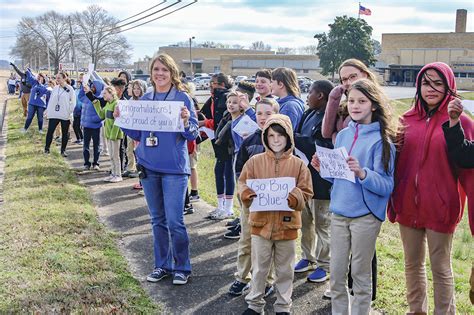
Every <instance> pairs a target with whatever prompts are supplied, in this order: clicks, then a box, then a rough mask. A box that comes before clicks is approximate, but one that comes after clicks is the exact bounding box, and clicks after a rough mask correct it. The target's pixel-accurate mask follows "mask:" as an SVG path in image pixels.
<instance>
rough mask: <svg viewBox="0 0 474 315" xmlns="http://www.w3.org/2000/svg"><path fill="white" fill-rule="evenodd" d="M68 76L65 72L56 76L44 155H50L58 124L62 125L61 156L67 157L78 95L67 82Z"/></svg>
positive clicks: (50, 103) (49, 103)
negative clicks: (70, 128)
mask: <svg viewBox="0 0 474 315" xmlns="http://www.w3.org/2000/svg"><path fill="white" fill-rule="evenodd" d="M66 79H67V76H66V74H65V73H63V72H59V73H58V74H57V75H56V80H57V82H58V85H56V86H55V87H54V88H53V91H52V92H51V95H50V97H49V102H48V107H47V108H46V115H47V116H48V132H47V134H46V144H45V147H44V153H46V154H49V148H50V146H51V142H52V141H53V133H54V130H55V129H56V127H57V126H58V124H61V132H62V139H61V155H62V156H63V157H67V153H66V146H67V142H68V136H69V125H70V123H71V115H72V112H73V110H74V107H75V106H76V93H75V92H74V89H73V88H72V86H70V85H69V84H67V82H66Z"/></svg>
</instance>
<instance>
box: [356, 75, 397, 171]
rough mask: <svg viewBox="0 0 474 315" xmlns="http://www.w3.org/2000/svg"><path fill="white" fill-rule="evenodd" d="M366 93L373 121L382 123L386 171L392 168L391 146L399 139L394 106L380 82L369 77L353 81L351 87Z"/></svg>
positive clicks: (381, 133) (383, 160) (381, 130)
mask: <svg viewBox="0 0 474 315" xmlns="http://www.w3.org/2000/svg"><path fill="white" fill-rule="evenodd" d="M354 89H355V90H357V91H359V92H361V93H362V94H364V95H365V96H366V97H367V98H368V99H369V100H370V101H371V103H372V109H375V110H374V111H373V112H372V122H376V121H378V122H379V123H380V135H381V137H382V148H383V149H382V163H383V167H384V169H385V172H387V173H388V171H389V169H390V158H391V148H390V144H392V143H393V144H394V143H395V141H396V139H397V128H396V124H395V123H394V120H393V116H392V108H391V106H390V104H389V102H388V98H387V97H386V96H385V94H384V92H383V91H382V89H381V88H380V87H379V85H378V84H376V83H374V82H373V81H371V80H369V79H360V80H357V81H355V82H354V83H352V85H351V87H350V88H349V90H348V91H349V93H350V91H351V90H354ZM394 162H395V161H394Z"/></svg>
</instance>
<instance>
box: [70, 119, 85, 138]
mask: <svg viewBox="0 0 474 315" xmlns="http://www.w3.org/2000/svg"><path fill="white" fill-rule="evenodd" d="M72 129H73V130H74V134H75V135H76V140H82V139H84V135H83V134H82V129H81V116H74V121H73V122H72Z"/></svg>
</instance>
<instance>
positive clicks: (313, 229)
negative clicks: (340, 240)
mask: <svg viewBox="0 0 474 315" xmlns="http://www.w3.org/2000/svg"><path fill="white" fill-rule="evenodd" d="M333 88H334V86H333V85H332V83H331V82H329V81H327V80H319V81H315V82H314V83H313V84H312V85H311V88H310V90H309V94H308V107H309V109H308V110H306V111H305V112H304V114H303V117H302V118H301V122H300V124H299V125H298V128H297V129H296V132H295V146H296V148H297V149H298V150H300V151H301V152H302V153H303V154H304V155H305V156H306V158H307V159H308V160H311V157H312V156H313V154H314V153H315V152H316V148H315V144H316V145H318V146H321V147H326V148H330V149H332V148H333V145H332V141H331V139H327V138H323V136H322V135H321V125H322V121H323V117H324V111H325V109H326V104H327V101H328V97H329V93H330V92H331V90H332V89H333ZM308 167H309V170H310V171H311V179H312V180H313V192H314V195H313V198H312V199H311V200H309V201H308V204H307V206H306V207H305V209H304V210H303V212H302V214H301V219H302V224H303V225H302V227H301V249H302V252H303V253H302V258H301V260H300V261H299V262H298V263H297V264H296V265H295V272H306V271H309V270H314V271H313V272H312V273H311V274H309V275H308V277H307V280H308V281H310V282H324V281H326V280H327V279H328V274H329V259H330V250H329V249H330V248H329V247H330V234H329V231H330V225H331V216H330V213H329V201H330V191H331V184H330V183H329V182H328V181H326V180H324V179H322V178H321V176H320V175H319V172H317V171H316V170H315V169H314V168H313V167H312V166H310V165H308Z"/></svg>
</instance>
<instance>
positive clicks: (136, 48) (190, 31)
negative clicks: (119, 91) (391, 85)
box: [0, 0, 474, 61]
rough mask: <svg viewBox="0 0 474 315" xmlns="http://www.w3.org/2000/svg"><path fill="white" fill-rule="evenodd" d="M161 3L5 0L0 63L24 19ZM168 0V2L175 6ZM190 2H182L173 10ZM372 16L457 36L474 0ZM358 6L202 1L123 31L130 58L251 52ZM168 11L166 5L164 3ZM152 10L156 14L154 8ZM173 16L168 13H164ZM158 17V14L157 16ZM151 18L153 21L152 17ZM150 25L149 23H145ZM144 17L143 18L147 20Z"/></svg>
mask: <svg viewBox="0 0 474 315" xmlns="http://www.w3.org/2000/svg"><path fill="white" fill-rule="evenodd" d="M159 2H161V1H154V0H147V1H144V0H112V1H109V0H102V1H87V0H81V1H78V0H43V1H41V0H40V1H31V0H28V1H27V0H13V1H12V0H8V1H7V0H0V41H1V45H0V59H6V60H10V59H11V57H10V56H9V55H8V54H9V52H10V47H11V46H12V45H13V44H14V42H15V38H14V36H15V31H16V26H17V24H18V22H19V21H20V19H21V17H22V16H29V17H34V16H38V15H41V14H43V13H45V12H47V11H49V10H55V11H58V12H60V13H63V14H67V13H72V12H75V11H82V10H84V9H85V8H86V7H87V6H88V5H91V4H99V5H100V6H102V7H103V8H104V9H106V10H107V11H108V12H109V13H110V14H111V15H113V16H115V17H116V18H118V19H120V20H121V19H125V18H127V17H130V16H131V15H133V14H135V13H138V12H140V11H143V10H145V9H147V8H149V7H151V6H153V5H155V4H158V3H159ZM174 2H175V1H173V0H168V1H167V2H166V4H165V5H169V4H172V3H174ZM190 2H192V1H191V0H183V1H182V4H178V5H176V6H174V7H173V8H177V7H179V6H182V5H185V4H188V3H190ZM361 2H362V3H361V4H362V5H363V6H365V7H367V8H369V9H370V10H371V11H372V15H371V16H362V17H363V18H364V19H365V20H366V21H367V23H368V24H369V25H370V26H372V27H373V29H374V31H373V37H374V38H375V39H377V40H379V41H380V40H381V35H382V33H419V32H453V31H454V28H455V19H456V9H467V10H468V17H467V19H468V22H467V31H468V32H473V31H474V21H473V20H474V1H472V0H471V1H457V0H444V1H438V0H432V1H426V0H421V1H413V0H412V1H407V0H399V1H397V0H391V1H388V0H371V1H361ZM358 3H359V1H353V0H333V1H331V0H329V1H328V0H325V1H320V0H312V1H307V0H304V1H298V0H268V1H263V0H254V1H250V0H198V2H197V3H195V4H193V5H190V6H189V7H187V8H185V9H183V10H180V11H178V12H176V13H173V14H170V15H168V16H166V17H164V18H162V19H158V20H156V21H154V22H152V23H149V24H147V25H144V26H141V27H138V28H136V29H133V30H130V31H127V32H124V33H122V34H123V35H125V36H126V37H127V39H128V41H129V43H130V44H131V45H132V46H133V51H132V61H135V60H137V59H138V58H143V57H144V56H145V55H149V56H151V55H153V53H154V52H155V51H156V50H157V49H158V47H159V46H165V45H169V44H174V43H177V42H182V41H188V39H189V37H191V36H195V37H196V39H195V41H197V42H198V43H199V42H204V41H215V42H221V43H226V44H240V45H243V46H246V47H249V46H250V44H251V43H252V42H254V41H257V40H261V41H263V42H264V43H265V44H269V45H271V46H272V49H276V48H277V47H293V48H297V47H301V46H307V45H315V44H316V43H317V42H316V40H315V39H314V38H313V36H314V34H316V33H320V32H327V31H328V29H329V28H328V24H330V23H331V22H333V21H334V18H335V17H336V16H342V15H348V16H352V17H357V13H358ZM161 7H163V6H161ZM157 9H158V8H156V9H153V10H151V12H152V11H154V10H157ZM164 12H169V11H164ZM156 16H159V14H158V15H156ZM150 18H151V17H150ZM145 20H146V19H145ZM145 20H144V21H145Z"/></svg>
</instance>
